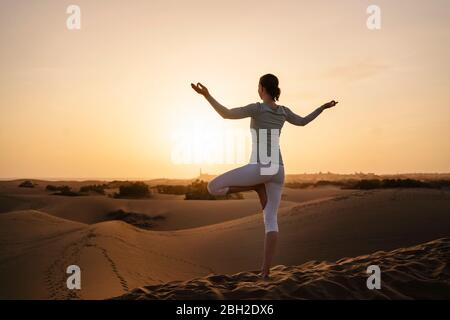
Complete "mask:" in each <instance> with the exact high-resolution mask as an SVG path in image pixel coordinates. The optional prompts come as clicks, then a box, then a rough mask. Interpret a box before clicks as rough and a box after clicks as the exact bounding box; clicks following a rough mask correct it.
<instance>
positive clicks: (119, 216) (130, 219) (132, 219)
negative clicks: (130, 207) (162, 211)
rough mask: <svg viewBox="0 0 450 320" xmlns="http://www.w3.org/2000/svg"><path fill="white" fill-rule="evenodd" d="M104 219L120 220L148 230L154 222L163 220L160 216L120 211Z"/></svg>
mask: <svg viewBox="0 0 450 320" xmlns="http://www.w3.org/2000/svg"><path fill="white" fill-rule="evenodd" d="M106 217H107V219H108V220H120V221H123V222H126V223H129V224H131V225H133V226H135V227H138V228H141V229H150V228H152V227H153V226H154V225H155V224H154V221H157V220H164V219H165V217H164V216H162V215H156V216H149V215H146V214H143V213H137V212H126V211H124V210H122V209H119V210H115V211H112V212H110V213H108V214H107V216H106Z"/></svg>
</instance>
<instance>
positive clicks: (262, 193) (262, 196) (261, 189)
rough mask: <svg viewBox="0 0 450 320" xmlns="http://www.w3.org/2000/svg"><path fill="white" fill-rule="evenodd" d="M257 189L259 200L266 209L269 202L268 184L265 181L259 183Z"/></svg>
mask: <svg viewBox="0 0 450 320" xmlns="http://www.w3.org/2000/svg"><path fill="white" fill-rule="evenodd" d="M255 191H256V193H257V194H258V197H259V202H260V203H261V207H262V209H263V210H264V208H265V207H266V204H267V194H266V186H265V185H264V183H261V184H258V185H256V187H255Z"/></svg>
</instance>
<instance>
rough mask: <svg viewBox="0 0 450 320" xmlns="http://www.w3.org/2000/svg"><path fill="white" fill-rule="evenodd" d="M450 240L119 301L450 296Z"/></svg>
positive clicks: (180, 284) (161, 289)
mask: <svg viewBox="0 0 450 320" xmlns="http://www.w3.org/2000/svg"><path fill="white" fill-rule="evenodd" d="M449 261H450V238H442V239H438V240H434V241H431V242H427V243H424V244H421V245H417V246H412V247H408V248H402V249H397V250H394V251H390V252H383V251H379V252H376V253H373V254H370V255H365V256H360V257H356V258H345V259H341V260H339V261H336V262H334V263H330V262H317V261H312V262H308V263H305V264H303V265H300V266H283V265H279V266H276V267H274V268H273V271H272V276H271V280H270V281H265V280H262V279H260V278H259V277H258V275H257V271H248V272H240V273H237V274H233V275H208V276H206V277H202V278H197V279H192V280H188V281H174V282H169V283H166V284H162V285H153V286H146V287H141V288H138V289H135V290H133V291H131V292H130V293H127V294H125V295H122V296H120V297H118V298H117V299H137V300H141V299H187V300H190V299H450V266H449V265H448V262H449ZM370 265H378V266H379V267H380V269H381V279H382V280H381V281H382V284H381V288H380V289H379V290H377V289H375V290H369V289H368V288H367V285H366V281H367V278H368V274H367V272H366V271H367V267H368V266H370Z"/></svg>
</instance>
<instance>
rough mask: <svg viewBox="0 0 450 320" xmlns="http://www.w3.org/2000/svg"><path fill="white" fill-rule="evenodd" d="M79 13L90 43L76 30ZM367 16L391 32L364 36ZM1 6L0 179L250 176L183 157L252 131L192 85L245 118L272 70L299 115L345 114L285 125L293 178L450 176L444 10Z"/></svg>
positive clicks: (449, 19) (322, 4) (133, 1)
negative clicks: (179, 151)
mask: <svg viewBox="0 0 450 320" xmlns="http://www.w3.org/2000/svg"><path fill="white" fill-rule="evenodd" d="M72 4H75V5H78V6H79V8H80V10H81V29H79V30H69V29H68V28H67V26H66V21H67V19H68V18H69V16H70V14H68V13H67V12H66V9H67V7H68V6H69V5H72ZM371 4H375V5H377V6H379V8H380V9H381V28H380V29H379V30H370V29H369V28H368V27H367V25H366V21H367V19H368V17H369V14H368V13H367V12H366V10H367V7H368V6H369V5H371ZM0 6H1V8H0V43H1V50H0V178H3V179H8V178H81V179H89V178H105V179H109V178H121V179H122V178H125V179H132V178H133V179H151V178H191V177H194V176H196V175H198V173H199V170H200V169H201V170H202V172H204V173H210V174H219V173H221V172H223V171H224V170H229V169H232V168H234V167H237V166H240V165H244V164H245V161H246V160H247V159H246V157H244V158H243V159H241V160H240V161H234V162H232V161H231V162H232V163H231V162H230V163H208V161H209V160H208V159H207V158H200V160H198V159H197V160H196V161H191V163H178V162H177V161H174V156H173V155H174V150H176V148H179V147H180V146H186V144H189V143H191V144H192V143H193V144H194V145H196V146H197V147H196V148H200V152H203V153H204V154H208V152H209V151H211V150H212V149H211V148H213V149H214V148H216V149H217V148H218V147H219V148H221V147H222V146H223V145H224V144H223V143H222V142H221V141H223V140H221V139H218V138H217V137H221V136H222V135H224V134H225V133H226V132H233V133H236V132H243V133H244V134H245V132H247V130H248V127H249V122H250V120H249V119H248V118H247V119H242V120H224V119H222V118H221V117H220V116H219V115H218V114H217V113H215V111H214V110H213V109H212V107H211V106H210V105H209V104H208V103H207V102H206V100H205V99H203V98H202V97H201V96H199V95H197V94H196V93H195V92H194V91H193V90H192V89H191V88H190V83H191V82H195V83H196V82H202V83H203V84H204V85H206V86H207V87H208V89H209V91H210V93H211V94H212V96H213V97H215V98H216V99H217V100H218V101H219V102H221V103H222V104H223V105H225V106H226V107H228V108H233V107H240V106H244V105H248V104H249V103H254V102H257V101H260V98H259V96H258V92H257V86H258V80H259V77H260V76H261V75H263V74H265V73H273V74H275V75H277V77H278V78H279V80H280V88H281V97H280V101H279V104H281V105H284V106H287V107H289V108H290V109H291V110H293V111H294V112H296V113H298V114H299V115H302V116H305V115H307V114H309V113H310V112H312V111H313V110H314V109H315V108H317V107H319V106H320V105H322V104H323V103H325V102H328V101H330V100H333V99H335V100H337V101H339V104H338V105H337V106H336V107H334V108H332V109H328V110H325V111H324V112H323V113H322V114H321V115H320V116H319V117H318V118H317V119H316V120H314V121H313V122H311V123H310V124H308V125H307V126H304V127H296V126H293V125H290V124H288V123H286V124H285V126H284V128H283V130H282V134H281V150H282V154H283V159H284V162H285V168H286V173H288V174H289V173H291V174H294V173H305V172H306V173H315V172H319V171H321V172H327V171H330V172H335V173H353V172H367V173H369V172H371V173H377V174H387V173H394V174H395V173H410V172H450V144H449V142H448V137H450V108H449V107H450V106H449V101H450V91H449V88H450V62H449V60H448V57H449V56H450V2H449V1H447V0H442V1H441V0H431V1H413V0H408V1H404V0H397V1H384V0H383V1H381V0H379V1H364V0H341V1H331V0H329V1H324V0H318V1H314V2H313V1H299V0H281V1H264V0H258V1H253V0H248V1H242V0H239V1H235V0H230V1H216V0H207V1H203V0H191V1H181V0H178V1H171V0H161V1H160V0H155V1H154V0H152V1H144V0H142V1H141V0H130V1H127V2H124V1H116V0H71V1H63V0H52V1H50V0H41V1H29V0H1V1H0ZM194 136H195V138H193V137H194ZM183 139H184V140H183ZM202 139H210V140H209V142H205V141H204V140H202ZM211 140H213V141H214V146H213V147H211ZM180 141H185V142H186V144H184V143H181V144H180ZM198 146H200V147H198ZM189 147H192V146H191V145H189ZM196 150H198V149H196ZM222 162H223V161H222Z"/></svg>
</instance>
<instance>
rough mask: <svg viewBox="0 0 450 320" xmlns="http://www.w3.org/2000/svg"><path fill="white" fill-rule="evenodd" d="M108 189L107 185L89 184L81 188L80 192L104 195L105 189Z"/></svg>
mask: <svg viewBox="0 0 450 320" xmlns="http://www.w3.org/2000/svg"><path fill="white" fill-rule="evenodd" d="M107 188H108V185H107V184H90V185H87V186H82V187H81V188H80V192H93V193H98V194H105V189H107Z"/></svg>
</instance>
